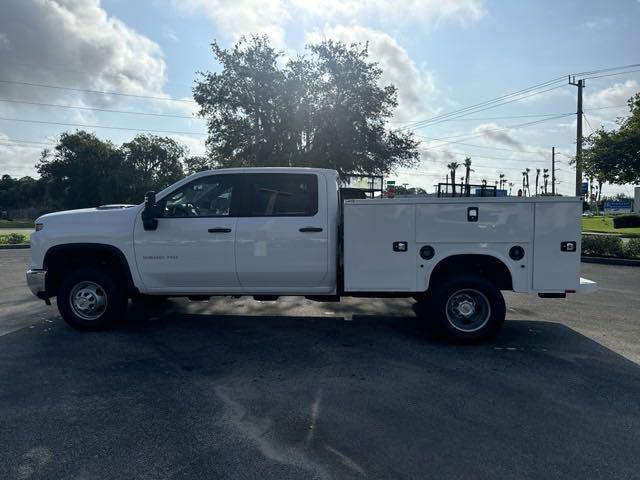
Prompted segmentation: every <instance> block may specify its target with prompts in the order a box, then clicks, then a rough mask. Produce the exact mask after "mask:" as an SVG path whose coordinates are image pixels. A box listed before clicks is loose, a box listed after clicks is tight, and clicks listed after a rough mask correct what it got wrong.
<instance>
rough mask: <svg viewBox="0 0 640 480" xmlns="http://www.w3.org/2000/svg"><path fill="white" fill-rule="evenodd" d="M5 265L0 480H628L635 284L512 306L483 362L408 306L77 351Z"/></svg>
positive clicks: (637, 303) (106, 342)
mask: <svg viewBox="0 0 640 480" xmlns="http://www.w3.org/2000/svg"><path fill="white" fill-rule="evenodd" d="M28 253H29V252H28V250H26V251H25V250H18V251H15V250H13V251H0V269H1V271H2V272H3V274H2V276H1V277H0V411H2V415H1V416H0V478H52V479H54V478H55V479H57V478H67V477H87V478H95V477H99V478H140V477H145V478H203V479H204V478H261V479H263V478H265V479H269V478H273V479H285V478H364V477H367V478H429V477H432V478H438V479H446V478H491V479H496V478H536V479H538V478H545V479H549V478H590V479H593V478H633V477H635V476H637V474H638V472H639V471H640V442H638V436H637V432H638V431H640V402H638V398H640V366H639V365H638V363H639V362H640V341H639V340H640V319H639V318H638V314H637V312H638V311H640V296H638V294H637V293H638V292H637V285H639V284H640V268H636V267H612V266H603V265H587V264H583V265H582V268H583V276H585V277H588V278H592V279H593V280H596V281H598V282H599V283H600V285H601V290H600V291H599V292H598V293H596V294H594V295H591V296H571V297H570V298H568V299H567V300H557V299H549V300H542V299H538V298H537V297H534V296H526V295H513V294H508V295H507V305H508V315H507V319H508V320H507V322H506V324H505V328H504V330H503V331H502V333H501V334H500V335H499V336H498V338H497V339H496V340H495V341H493V342H491V343H490V344H487V345H481V346H473V347H456V346H451V345H447V344H444V343H442V342H441V341H439V340H438V339H437V338H436V337H434V336H433V335H432V333H431V332H430V330H429V329H427V328H425V327H424V322H421V321H419V320H417V319H416V313H415V311H414V309H415V308H416V306H415V305H414V304H413V303H412V302H411V301H410V300H408V299H399V300H395V299H387V300H379V299H347V300H345V301H344V302H340V303H335V304H331V303H324V304H322V303H313V302H309V301H306V300H300V299H297V298H291V297H289V298H284V299H282V301H279V302H255V301H252V300H248V299H230V298H220V299H216V300H214V301H212V302H202V303H196V302H191V303H190V302H188V301H186V300H175V301H170V302H168V303H167V304H166V305H165V306H163V307H161V308H154V309H150V308H141V307H139V306H134V307H132V308H131V309H130V312H129V322H128V323H127V324H126V325H124V326H123V327H121V328H120V329H117V330H113V331H109V332H101V333H90V334H80V333H77V332H75V331H73V330H71V329H70V328H68V327H67V326H66V325H65V324H64V323H63V322H62V321H61V320H60V319H59V317H58V316H57V310H56V308H55V306H52V307H46V306H45V305H44V303H43V302H41V301H39V300H36V299H35V298H33V297H32V296H31V294H30V293H29V292H28V290H27V288H26V285H25V284H24V280H23V270H24V266H25V263H26V258H27V256H28Z"/></svg>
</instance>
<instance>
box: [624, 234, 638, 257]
mask: <svg viewBox="0 0 640 480" xmlns="http://www.w3.org/2000/svg"><path fill="white" fill-rule="evenodd" d="M624 251H625V253H626V256H627V257H629V258H640V238H632V239H630V240H629V241H628V242H627V244H626V245H625V246H624Z"/></svg>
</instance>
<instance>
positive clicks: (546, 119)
mask: <svg viewBox="0 0 640 480" xmlns="http://www.w3.org/2000/svg"><path fill="white" fill-rule="evenodd" d="M570 115H573V113H569V114H562V115H558V116H556V117H551V118H544V119H542V120H535V121H533V122H525V123H521V124H518V125H510V126H507V127H501V128H494V129H491V130H485V131H484V132H482V133H478V134H474V135H468V134H461V135H451V136H448V137H440V138H434V139H433V140H434V141H442V140H447V139H450V138H460V137H464V138H463V139H469V138H476V137H483V136H485V135H487V134H488V133H493V132H499V131H504V130H510V129H512V128H521V127H526V126H531V125H537V124H539V123H543V122H548V121H551V120H556V119H559V118H564V117H568V116H570ZM418 136H419V135H418ZM449 143H456V142H453V141H449V142H443V143H441V144H439V145H435V146H436V147H441V146H442V145H447V144H449ZM426 150H429V148H427V149H426Z"/></svg>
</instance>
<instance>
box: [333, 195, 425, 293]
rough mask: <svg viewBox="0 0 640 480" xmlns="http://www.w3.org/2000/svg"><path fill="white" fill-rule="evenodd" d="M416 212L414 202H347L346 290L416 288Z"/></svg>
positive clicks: (345, 208)
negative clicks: (365, 203)
mask: <svg viewBox="0 0 640 480" xmlns="http://www.w3.org/2000/svg"><path fill="white" fill-rule="evenodd" d="M414 212H415V207H414V205H407V204H404V205H403V204H395V205H394V204H376V203H375V201H372V202H371V204H370V205H362V204H352V203H349V202H345V204H344V289H345V291H347V292H366V291H370V292H411V291H414V290H415V280H416V279H415V269H416V262H417V253H416V251H415V241H414V238H415V218H414ZM404 247H406V250H404V249H403V248H404Z"/></svg>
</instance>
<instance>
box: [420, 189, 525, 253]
mask: <svg viewBox="0 0 640 480" xmlns="http://www.w3.org/2000/svg"><path fill="white" fill-rule="evenodd" d="M465 200H468V201H465V202H451V203H444V202H439V203H426V204H418V205H416V241H417V242H418V243H421V242H426V243H438V242H487V243H494V242H513V243H525V242H529V241H531V225H532V220H533V204H532V203H530V202H508V203H507V202H504V201H503V202H493V203H489V202H474V201H473V199H472V198H470V199H465ZM469 209H475V211H474V212H473V213H477V217H473V216H471V217H470V213H472V212H470V211H469ZM474 218H475V219H474Z"/></svg>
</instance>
